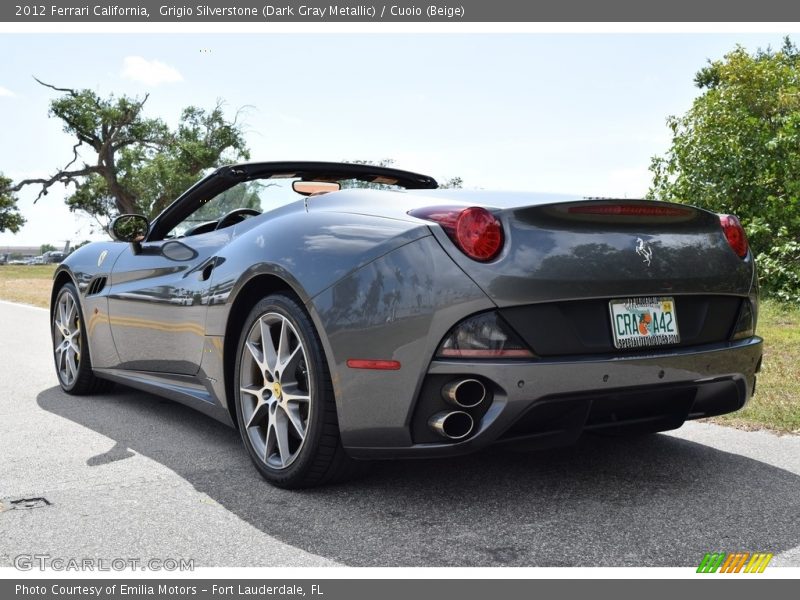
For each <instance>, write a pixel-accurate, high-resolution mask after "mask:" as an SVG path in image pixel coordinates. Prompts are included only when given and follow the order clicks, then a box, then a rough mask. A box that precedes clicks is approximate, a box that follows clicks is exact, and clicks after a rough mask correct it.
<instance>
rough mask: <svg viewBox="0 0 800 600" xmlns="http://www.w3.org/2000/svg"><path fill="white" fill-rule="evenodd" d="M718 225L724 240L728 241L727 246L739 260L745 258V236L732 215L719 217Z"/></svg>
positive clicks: (746, 244)
mask: <svg viewBox="0 0 800 600" xmlns="http://www.w3.org/2000/svg"><path fill="white" fill-rule="evenodd" d="M719 223H720V225H722V232H723V233H724V234H725V239H727V240H728V245H729V246H730V247H731V248H732V249H733V251H734V252H736V254H737V255H738V256H739V258H744V257H745V256H747V250H748V248H749V245H748V243H747V234H745V232H744V227H742V224H741V223H740V222H739V219H737V218H736V217H735V216H734V215H720V216H719Z"/></svg>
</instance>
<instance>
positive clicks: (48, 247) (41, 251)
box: [39, 244, 56, 254]
mask: <svg viewBox="0 0 800 600" xmlns="http://www.w3.org/2000/svg"><path fill="white" fill-rule="evenodd" d="M55 249H56V247H55V246H53V244H42V245H41V247H40V248H39V254H44V253H45V252H52V251H53V250H55Z"/></svg>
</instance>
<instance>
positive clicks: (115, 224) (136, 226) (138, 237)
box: [108, 215, 150, 254]
mask: <svg viewBox="0 0 800 600" xmlns="http://www.w3.org/2000/svg"><path fill="white" fill-rule="evenodd" d="M148 231H150V221H148V220H147V217H145V216H143V215H119V216H118V217H116V218H115V219H114V220H113V221H111V225H110V226H109V228H108V233H109V234H110V235H111V237H112V238H113V239H114V240H116V241H118V242H129V243H130V244H131V246H132V248H133V253H134V254H138V253H139V251H140V250H141V249H142V242H143V241H144V238H145V237H147V232H148Z"/></svg>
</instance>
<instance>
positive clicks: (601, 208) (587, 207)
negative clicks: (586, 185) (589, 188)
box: [567, 204, 692, 217]
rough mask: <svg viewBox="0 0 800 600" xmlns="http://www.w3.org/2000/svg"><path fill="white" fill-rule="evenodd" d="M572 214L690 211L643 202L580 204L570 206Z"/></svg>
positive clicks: (678, 214) (637, 214)
mask: <svg viewBox="0 0 800 600" xmlns="http://www.w3.org/2000/svg"><path fill="white" fill-rule="evenodd" d="M567 212H568V213H570V214H573V215H600V216H610V217H688V216H689V215H691V214H692V211H691V210H689V209H686V208H680V207H678V206H660V205H655V206H650V205H645V204H580V205H578V206H570V207H569V208H568V209H567Z"/></svg>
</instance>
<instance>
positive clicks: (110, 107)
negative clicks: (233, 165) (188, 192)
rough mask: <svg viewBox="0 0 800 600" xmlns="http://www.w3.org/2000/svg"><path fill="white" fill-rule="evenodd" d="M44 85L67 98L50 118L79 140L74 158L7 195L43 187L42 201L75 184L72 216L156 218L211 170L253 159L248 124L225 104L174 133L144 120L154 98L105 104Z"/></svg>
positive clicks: (192, 111) (191, 116) (192, 116)
mask: <svg viewBox="0 0 800 600" xmlns="http://www.w3.org/2000/svg"><path fill="white" fill-rule="evenodd" d="M40 83H41V82H40ZM42 85H45V86H46V87H49V88H51V89H54V90H56V91H58V92H62V95H61V96H60V97H58V98H56V99H55V100H53V101H52V102H51V103H50V116H52V117H55V118H57V119H60V120H61V121H62V123H63V129H64V132H65V133H67V134H69V135H71V136H72V137H73V138H74V141H75V143H74V146H73V155H72V159H71V160H70V161H69V162H68V163H67V164H66V166H64V167H63V168H62V169H59V170H58V171H57V172H56V174H55V175H53V176H52V177H48V178H42V179H27V180H24V181H21V182H18V183H16V184H14V185H13V186H10V187H9V186H8V185H6V186H3V187H0V190H3V189H6V190H7V191H9V192H14V191H17V190H19V189H21V188H22V187H24V186H26V185H39V186H40V192H39V196H38V197H37V199H38V198H40V197H41V196H43V195H46V194H47V192H48V189H49V188H50V187H51V186H52V185H54V184H56V183H63V184H64V185H65V186H74V191H72V193H71V194H70V195H69V196H68V197H67V199H66V203H67V205H68V206H69V208H70V210H73V211H83V212H86V213H88V214H90V215H92V216H94V217H95V218H97V219H98V220H108V219H109V218H110V217H112V216H114V215H116V214H119V213H139V214H144V215H146V216H149V217H153V216H155V215H156V214H158V213H159V212H161V211H162V210H163V209H164V208H165V207H166V206H167V205H168V204H169V203H170V202H172V201H173V200H174V199H175V198H176V197H177V196H178V195H180V194H181V193H182V192H183V191H184V190H185V189H187V188H188V187H190V186H191V185H192V184H194V183H195V182H196V181H198V180H199V179H200V178H201V177H202V175H203V174H204V173H205V172H206V171H208V170H209V169H213V168H216V167H219V166H222V165H223V164H226V163H229V162H233V161H235V160H239V159H247V158H249V156H250V155H249V152H248V149H247V145H246V143H245V140H244V132H243V128H242V125H241V124H240V123H238V122H237V120H236V119H235V118H234V119H233V120H232V121H231V120H228V119H227V118H226V117H225V113H224V110H223V105H222V103H221V102H218V103H217V105H216V106H215V107H214V108H213V109H211V110H204V109H201V108H197V107H195V106H189V107H187V108H185V109H183V112H182V113H181V115H180V120H179V124H178V126H177V127H176V128H174V129H173V128H170V127H169V126H168V125H167V124H166V123H165V122H164V121H163V120H162V119H160V118H150V117H146V116H145V115H144V112H143V108H144V105H145V102H146V101H147V96H145V97H144V98H142V99H139V98H129V97H127V96H121V97H116V96H114V95H110V96H108V97H105V98H104V97H100V96H99V95H98V94H97V93H95V92H94V91H92V90H88V89H85V90H73V89H69V88H56V87H54V86H52V85H49V84H45V83H43V84H42Z"/></svg>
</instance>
